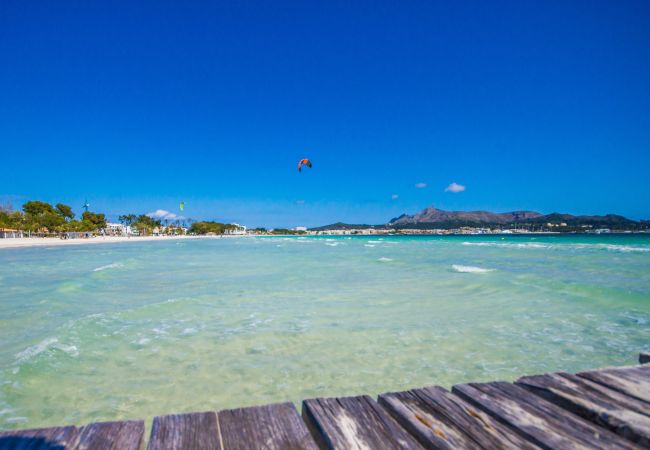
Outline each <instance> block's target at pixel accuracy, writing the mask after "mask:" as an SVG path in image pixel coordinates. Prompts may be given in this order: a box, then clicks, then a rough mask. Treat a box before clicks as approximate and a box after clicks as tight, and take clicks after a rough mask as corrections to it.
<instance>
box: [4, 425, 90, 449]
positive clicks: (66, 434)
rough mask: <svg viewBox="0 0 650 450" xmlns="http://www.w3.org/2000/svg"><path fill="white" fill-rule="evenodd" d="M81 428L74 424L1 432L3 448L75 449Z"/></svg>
mask: <svg viewBox="0 0 650 450" xmlns="http://www.w3.org/2000/svg"><path fill="white" fill-rule="evenodd" d="M78 434H79V429H78V428H77V427H74V426H68V427H53V428H35V429H30V430H15V431H3V432H0V449H2V450H54V449H56V450H65V449H74V448H75V440H76V438H77V435H78Z"/></svg>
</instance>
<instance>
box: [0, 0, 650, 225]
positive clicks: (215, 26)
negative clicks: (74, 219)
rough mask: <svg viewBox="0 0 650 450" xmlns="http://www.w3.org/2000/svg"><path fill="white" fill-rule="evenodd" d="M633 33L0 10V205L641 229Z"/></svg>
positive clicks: (586, 11) (455, 8)
mask: <svg viewBox="0 0 650 450" xmlns="http://www.w3.org/2000/svg"><path fill="white" fill-rule="evenodd" d="M649 23H650V3H649V2H647V1H608V2H604V1H530V2H528V1H525V2H522V1H492V2H485V1H476V2H473V1H472V2H470V1H458V2H434V1H411V2H397V1H393V2H383V1H373V2H362V1H359V2H339V1H330V2H304V1H299V2H282V1H280V2H253V1H238V2H199V1H197V2H177V1H174V2H171V1H169V2H168V1H161V0H157V1H151V2H143V1H123V2H119V1H113V2H103V1H92V2H88V1H86V0H83V1H72V0H70V1H57V2H41V1H38V2H36V1H30V0H3V1H2V2H0V153H1V159H0V165H1V166H2V172H1V175H0V199H4V201H7V200H11V201H12V202H13V203H14V205H19V204H20V203H21V202H22V201H24V200H26V199H42V200H47V201H53V202H55V201H63V202H66V203H70V204H72V205H73V206H75V207H76V209H77V211H78V210H79V209H80V208H79V207H80V206H81V205H82V204H83V201H84V199H85V198H86V197H87V198H88V200H89V202H90V203H91V205H92V209H94V210H99V211H104V212H107V213H108V214H109V216H112V217H114V216H115V215H117V214H120V213H125V212H137V213H145V212H150V211H154V210H157V209H164V210H168V211H172V212H175V213H179V211H178V204H179V202H180V201H181V200H183V201H185V203H186V211H185V215H186V216H189V217H192V218H195V219H217V220H226V221H238V222H241V223H245V224H248V225H266V226H297V225H308V226H312V225H320V224H325V223H331V222H335V221H339V220H341V221H346V222H354V223H360V222H363V223H383V222H385V221H387V220H388V219H390V218H391V217H394V216H397V215H399V214H401V213H403V212H407V213H413V212H416V211H418V210H420V209H422V208H424V207H426V206H429V205H434V206H436V207H439V208H443V209H462V210H468V209H488V210H494V211H505V210H512V209H532V210H539V211H541V212H553V211H561V212H572V213H580V214H587V213H588V214H604V213H609V212H613V213H619V214H624V215H627V216H629V217H632V218H636V219H639V218H650V195H648V192H650V176H648V173H649V169H650V45H648V43H649V42H650V26H648V24H649ZM304 157H309V158H310V159H311V160H312V162H313V164H314V168H313V169H312V170H309V169H306V170H304V171H303V173H298V171H297V170H296V164H297V162H298V160H299V159H301V158H304ZM418 183H422V184H419V186H421V187H417V186H416V185H418ZM451 183H457V184H459V185H462V186H464V187H465V188H466V189H465V190H464V191H462V192H450V191H447V192H445V188H446V187H447V186H449V185H450V184H451ZM423 184H424V185H426V186H423ZM395 196H397V197H396V198H395Z"/></svg>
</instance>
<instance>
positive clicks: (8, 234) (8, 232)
mask: <svg viewBox="0 0 650 450" xmlns="http://www.w3.org/2000/svg"><path fill="white" fill-rule="evenodd" d="M21 237H23V232H22V230H14V229H12V228H0V239H12V238H21Z"/></svg>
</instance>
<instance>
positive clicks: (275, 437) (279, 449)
mask: <svg viewBox="0 0 650 450" xmlns="http://www.w3.org/2000/svg"><path fill="white" fill-rule="evenodd" d="M218 419H219V429H220V430H221V439H222V443H223V447H224V448H225V449H228V450H248V449H265V450H303V449H304V450H317V449H318V447H317V446H316V442H315V441H314V439H313V437H312V436H311V434H310V433H309V430H308V429H307V426H306V425H305V423H304V422H303V421H302V418H301V417H300V415H299V414H298V411H296V407H295V406H294V405H293V403H277V404H273V405H265V406H254V407H250V408H239V409H227V410H223V411H219V413H218Z"/></svg>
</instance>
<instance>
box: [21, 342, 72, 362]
mask: <svg viewBox="0 0 650 450" xmlns="http://www.w3.org/2000/svg"><path fill="white" fill-rule="evenodd" d="M49 349H56V350H61V351H62V352H65V353H67V354H68V355H70V356H78V355H79V350H78V349H77V347H76V346H74V345H64V344H61V343H59V340H58V339H57V338H55V337H51V338H47V339H45V340H43V341H41V342H39V343H38V344H35V345H32V346H31V347H27V348H26V349H25V350H23V351H22V352H19V353H16V355H15V356H16V364H18V365H20V364H23V363H26V362H28V361H29V360H31V359H33V358H35V357H36V356H38V355H40V354H41V353H43V352H45V351H47V350H49Z"/></svg>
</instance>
